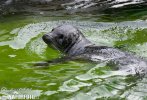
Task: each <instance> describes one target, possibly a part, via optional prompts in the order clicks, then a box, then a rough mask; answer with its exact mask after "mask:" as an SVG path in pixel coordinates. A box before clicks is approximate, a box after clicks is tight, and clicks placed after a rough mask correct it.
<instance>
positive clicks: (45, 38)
mask: <svg viewBox="0 0 147 100" xmlns="http://www.w3.org/2000/svg"><path fill="white" fill-rule="evenodd" d="M42 39H43V41H44V42H45V43H47V44H49V43H50V42H51V38H50V36H49V34H44V35H43V36H42Z"/></svg>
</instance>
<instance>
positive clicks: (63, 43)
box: [42, 25, 91, 55]
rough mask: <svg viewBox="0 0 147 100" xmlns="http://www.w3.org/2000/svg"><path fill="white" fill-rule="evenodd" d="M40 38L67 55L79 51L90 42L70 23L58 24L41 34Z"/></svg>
mask: <svg viewBox="0 0 147 100" xmlns="http://www.w3.org/2000/svg"><path fill="white" fill-rule="evenodd" d="M42 38H43V40H44V42H45V43H46V44H48V45H52V47H54V48H56V49H58V50H59V51H61V52H63V53H66V54H69V55H75V54H77V53H81V52H82V50H83V49H84V46H85V45H87V44H91V42H90V41H88V40H87V39H86V38H85V36H84V35H83V34H82V33H81V32H80V31H79V30H78V29H77V28H76V27H74V26H72V25H61V26H58V27H56V28H54V29H53V30H52V31H51V32H50V33H47V34H45V35H43V37H42Z"/></svg>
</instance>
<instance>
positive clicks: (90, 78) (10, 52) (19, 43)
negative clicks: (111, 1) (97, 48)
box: [0, 8, 147, 100]
mask: <svg viewBox="0 0 147 100" xmlns="http://www.w3.org/2000/svg"><path fill="white" fill-rule="evenodd" d="M145 9H146V8H142V9H138V10H133V11H132V10H126V9H125V10H121V12H119V11H118V12H117V11H116V12H113V13H112V12H109V13H107V14H87V13H86V14H73V15H64V14H63V15H61V14H60V15H58V14H55V16H54V15H51V16H49V15H48V16H42V13H41V15H34V14H32V15H31V14H19V15H9V16H4V17H1V18H0V99H3V100H4V99H22V98H25V99H30V98H32V99H40V100H96V99H97V100H103V99H105V100H106V99H108V100H118V99H122V100H125V99H127V100H132V99H133V100H146V99H147V78H146V76H144V77H143V78H140V77H137V76H125V75H124V74H123V73H121V72H118V71H113V70H111V68H110V67H109V66H106V65H105V63H98V64H95V63H92V62H84V61H69V62H65V63H62V64H55V65H50V66H49V67H48V68H45V69H44V68H36V67H34V66H33V63H35V62H40V61H46V60H51V59H54V58H58V57H59V56H60V55H61V54H60V52H58V51H56V50H53V49H51V48H49V47H47V45H46V44H45V43H44V42H43V41H42V38H41V37H42V35H43V34H45V33H47V32H49V31H51V29H52V28H53V27H56V26H58V25H61V24H71V25H74V26H76V27H78V28H79V29H80V30H81V31H82V32H83V34H84V35H85V36H86V37H87V38H88V39H89V40H90V41H92V42H93V43H96V44H98V45H105V46H111V47H116V48H119V49H121V50H124V51H127V52H131V53H133V54H134V55H137V56H140V57H143V58H145V59H146V58H147V19H146V18H147V11H146V10H145ZM135 11H136V12H135Z"/></svg>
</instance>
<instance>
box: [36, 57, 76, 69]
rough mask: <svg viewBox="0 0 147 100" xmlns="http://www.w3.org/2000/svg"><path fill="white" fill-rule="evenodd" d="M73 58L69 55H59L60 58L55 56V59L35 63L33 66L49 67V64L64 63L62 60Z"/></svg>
mask: <svg viewBox="0 0 147 100" xmlns="http://www.w3.org/2000/svg"><path fill="white" fill-rule="evenodd" d="M73 59H74V58H73V57H70V56H63V57H60V58H57V59H53V60H48V61H45V62H38V63H35V64H34V66H35V67H36V68H49V66H50V65H54V64H59V63H64V62H67V61H70V60H73Z"/></svg>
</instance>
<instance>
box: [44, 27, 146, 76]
mask: <svg viewBox="0 0 147 100" xmlns="http://www.w3.org/2000/svg"><path fill="white" fill-rule="evenodd" d="M42 38H43V40H44V42H45V43H46V44H48V45H51V46H52V47H53V48H55V49H57V50H59V51H60V52H61V53H64V54H65V55H67V56H68V57H67V58H66V59H70V58H73V59H84V60H90V61H94V62H105V63H106V64H107V65H108V66H110V67H112V68H113V69H115V70H120V71H124V72H125V73H126V74H145V73H146V72H147V62H146V61H145V60H144V59H142V58H140V57H136V56H134V55H133V54H131V53H127V52H124V51H122V50H119V49H117V48H113V47H107V46H98V45H96V44H94V43H92V42H90V41H89V40H88V39H86V38H85V36H84V35H83V34H82V32H81V31H80V30H79V29H78V28H76V27H74V26H72V25H60V26H58V27H56V28H54V29H53V30H52V31H51V32H49V33H47V34H44V35H43V37H42ZM58 61H60V60H58Z"/></svg>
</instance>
